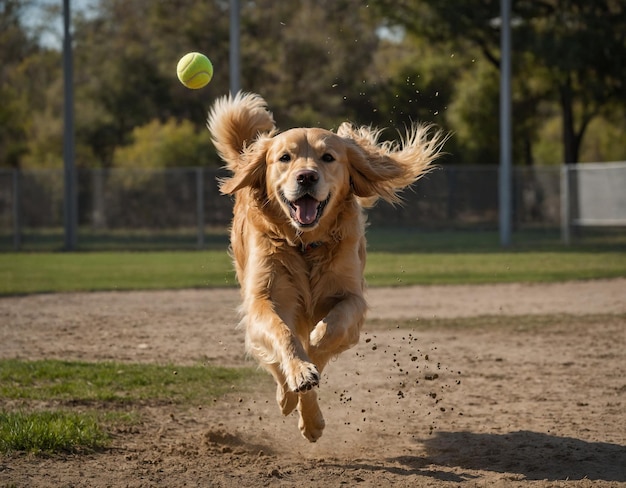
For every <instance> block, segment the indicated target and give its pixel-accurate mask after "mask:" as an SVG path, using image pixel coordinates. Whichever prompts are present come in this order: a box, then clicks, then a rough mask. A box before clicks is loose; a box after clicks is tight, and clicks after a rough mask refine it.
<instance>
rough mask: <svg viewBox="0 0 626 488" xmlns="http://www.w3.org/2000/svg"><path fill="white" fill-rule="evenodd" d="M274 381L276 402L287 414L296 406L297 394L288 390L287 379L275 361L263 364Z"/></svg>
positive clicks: (283, 412) (284, 413)
mask: <svg viewBox="0 0 626 488" xmlns="http://www.w3.org/2000/svg"><path fill="white" fill-rule="evenodd" d="M265 367H266V369H267V370H268V371H269V372H270V373H271V374H272V376H273V377H274V380H275V381H276V403H278V406H279V407H280V411H281V412H282V414H283V415H289V414H290V413H291V412H293V411H294V409H295V408H296V407H297V406H298V394H297V393H296V392H293V391H291V390H289V387H288V386H287V379H286V378H285V375H284V374H283V372H282V370H281V369H280V366H279V365H278V364H276V363H274V364H267V365H265Z"/></svg>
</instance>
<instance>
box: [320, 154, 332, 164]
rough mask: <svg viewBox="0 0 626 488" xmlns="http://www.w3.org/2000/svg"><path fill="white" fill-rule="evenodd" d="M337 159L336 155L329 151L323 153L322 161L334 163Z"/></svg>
mask: <svg viewBox="0 0 626 488" xmlns="http://www.w3.org/2000/svg"><path fill="white" fill-rule="evenodd" d="M334 160H335V156H333V155H332V154H329V153H324V154H322V161H324V162H325V163H332V162H333V161H334Z"/></svg>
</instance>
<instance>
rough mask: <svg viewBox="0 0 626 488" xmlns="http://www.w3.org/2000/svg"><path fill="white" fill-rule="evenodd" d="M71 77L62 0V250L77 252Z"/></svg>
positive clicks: (68, 24) (66, 14) (67, 8)
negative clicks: (63, 244) (63, 240)
mask: <svg viewBox="0 0 626 488" xmlns="http://www.w3.org/2000/svg"><path fill="white" fill-rule="evenodd" d="M73 78H74V75H73V67H72V33H71V15H70V0H63V184H64V200H63V224H64V228H65V250H66V251H73V250H74V249H76V224H77V211H76V170H75V168H74V80H73Z"/></svg>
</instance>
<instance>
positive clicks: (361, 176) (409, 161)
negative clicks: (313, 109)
mask: <svg viewBox="0 0 626 488" xmlns="http://www.w3.org/2000/svg"><path fill="white" fill-rule="evenodd" d="M380 132H381V131H380V130H377V129H373V128H371V127H358V128H357V127H354V126H352V125H351V124H348V123H343V124H341V126H340V127H339V129H338V130H337V135H339V136H340V137H343V138H344V139H345V140H346V142H347V144H348V158H349V160H350V177H351V179H352V188H353V191H354V194H355V195H356V196H358V197H361V198H364V199H369V201H367V202H366V203H368V204H371V203H373V201H375V200H376V199H377V198H382V199H384V200H386V201H388V202H390V203H397V202H398V201H400V197H399V195H398V193H399V192H400V191H401V190H402V189H403V188H405V187H407V186H409V185H411V184H412V183H414V182H415V181H416V180H417V179H419V178H420V177H421V176H423V175H424V174H425V173H427V172H428V171H429V170H430V169H431V164H432V162H433V161H434V160H435V159H436V157H437V155H438V154H439V152H440V149H441V146H442V144H443V142H445V139H446V138H445V136H444V135H443V134H442V133H441V132H437V133H435V134H434V135H432V134H431V131H430V128H429V127H423V126H417V125H415V126H412V127H411V128H410V129H408V130H407V133H406V136H405V137H404V138H403V139H402V141H401V142H400V143H399V144H398V143H393V142H389V141H386V142H382V143H379V142H378V138H379V136H380Z"/></svg>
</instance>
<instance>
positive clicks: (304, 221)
mask: <svg viewBox="0 0 626 488" xmlns="http://www.w3.org/2000/svg"><path fill="white" fill-rule="evenodd" d="M283 200H284V201H285V203H286V204H287V205H289V212H290V214H291V218H292V220H293V221H294V222H296V224H298V225H299V226H300V227H311V226H312V225H315V224H317V222H319V220H320V217H321V216H322V213H324V208H325V207H326V204H327V203H328V200H330V195H329V196H328V198H327V199H326V200H324V201H323V202H320V201H319V200H316V199H315V198H313V197H312V196H311V195H308V194H307V195H304V196H302V197H300V198H298V199H297V200H295V201H293V202H290V201H289V200H287V199H286V198H285V197H283Z"/></svg>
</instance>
